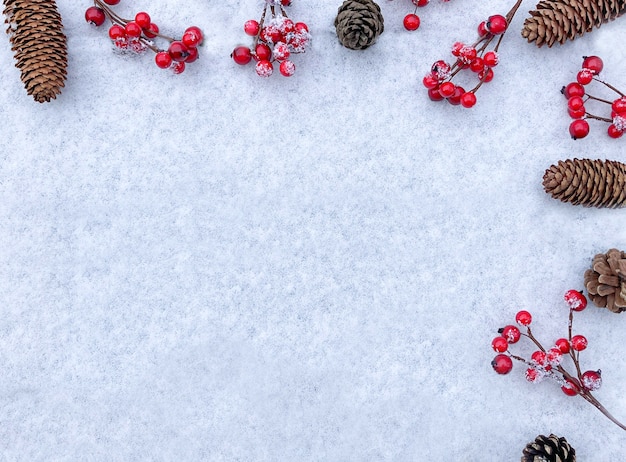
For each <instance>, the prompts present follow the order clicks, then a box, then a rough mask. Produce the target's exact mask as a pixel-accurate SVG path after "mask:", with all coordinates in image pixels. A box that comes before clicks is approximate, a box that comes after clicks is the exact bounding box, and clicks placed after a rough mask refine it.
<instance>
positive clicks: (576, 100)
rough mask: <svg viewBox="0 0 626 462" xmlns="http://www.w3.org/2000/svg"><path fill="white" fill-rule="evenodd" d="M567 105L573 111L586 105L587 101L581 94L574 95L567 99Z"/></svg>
mask: <svg viewBox="0 0 626 462" xmlns="http://www.w3.org/2000/svg"><path fill="white" fill-rule="evenodd" d="M567 107H568V108H569V109H571V110H572V111H577V110H579V109H581V108H584V107H585V101H584V100H583V99H582V98H581V97H580V96H572V97H571V98H570V99H568V100H567Z"/></svg>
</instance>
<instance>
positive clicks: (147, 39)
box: [85, 0, 203, 74]
mask: <svg viewBox="0 0 626 462" xmlns="http://www.w3.org/2000/svg"><path fill="white" fill-rule="evenodd" d="M119 2H120V0H94V6H91V7H89V8H87V11H85V20H86V21H87V22H88V23H89V24H91V25H93V26H96V27H99V26H101V25H102V24H104V22H105V21H106V20H107V19H108V20H109V21H110V22H111V26H110V27H109V38H110V39H111V40H112V41H113V44H114V45H115V47H116V48H117V49H118V50H121V51H130V52H133V53H137V54H140V53H143V52H144V51H146V50H147V49H150V50H152V51H153V52H154V53H155V54H156V55H155V58H154V61H155V63H156V65H157V66H158V67H160V68H161V69H172V71H173V72H174V73H175V74H180V73H181V72H183V71H184V70H185V64H186V63H187V64H188V63H192V62H194V61H196V60H197V59H198V46H200V45H202V41H203V35H202V31H201V30H200V29H199V28H198V27H196V26H192V27H188V28H187V29H186V30H185V32H184V33H183V36H182V38H181V39H180V40H176V39H174V38H173V37H169V36H167V35H164V34H162V33H161V32H160V31H159V27H158V26H157V25H156V24H155V23H153V22H152V19H151V18H150V15H149V14H148V13H146V12H145V11H141V12H139V13H137V14H136V15H135V18H134V19H126V18H123V17H122V16H120V15H118V14H117V13H116V12H115V11H113V9H112V8H111V7H110V5H117V4H118V3H119ZM157 37H158V38H161V39H163V40H166V41H167V42H168V43H169V46H168V48H167V50H163V49H160V48H158V47H157V46H156V45H155V43H154V41H153V39H155V38H157Z"/></svg>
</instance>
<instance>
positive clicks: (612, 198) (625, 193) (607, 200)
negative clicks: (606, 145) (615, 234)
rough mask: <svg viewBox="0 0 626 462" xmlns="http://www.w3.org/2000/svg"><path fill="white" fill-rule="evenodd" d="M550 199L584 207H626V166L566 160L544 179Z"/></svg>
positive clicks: (598, 161)
mask: <svg viewBox="0 0 626 462" xmlns="http://www.w3.org/2000/svg"><path fill="white" fill-rule="evenodd" d="M543 188H544V190H545V191H546V192H547V193H549V194H551V195H552V197H553V198H555V199H560V200H561V201H562V202H570V203H571V204H573V205H579V204H580V205H583V206H584V207H608V208H620V207H626V164H622V163H621V162H615V161H610V160H605V161H601V160H591V159H574V160H571V159H568V160H566V161H559V163H558V165H552V166H551V167H550V168H549V169H547V170H546V172H545V173H544V175H543Z"/></svg>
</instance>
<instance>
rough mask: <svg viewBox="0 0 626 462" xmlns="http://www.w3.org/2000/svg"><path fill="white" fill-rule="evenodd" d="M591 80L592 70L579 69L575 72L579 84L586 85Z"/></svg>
mask: <svg viewBox="0 0 626 462" xmlns="http://www.w3.org/2000/svg"><path fill="white" fill-rule="evenodd" d="M592 80H593V72H591V71H590V70H589V69H581V70H580V71H578V74H576V81H577V82H578V83H579V84H581V85H587V84H589V83H591V81H592Z"/></svg>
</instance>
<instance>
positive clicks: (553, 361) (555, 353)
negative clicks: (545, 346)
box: [546, 348, 563, 366]
mask: <svg viewBox="0 0 626 462" xmlns="http://www.w3.org/2000/svg"><path fill="white" fill-rule="evenodd" d="M562 360H563V353H561V350H560V349H558V348H550V349H549V350H548V351H546V361H547V362H548V364H550V365H551V366H558V365H559V364H561V361H562Z"/></svg>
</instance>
